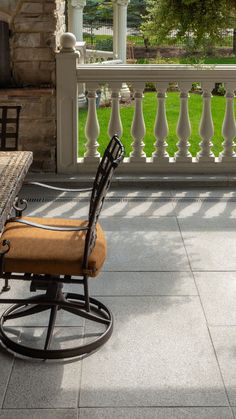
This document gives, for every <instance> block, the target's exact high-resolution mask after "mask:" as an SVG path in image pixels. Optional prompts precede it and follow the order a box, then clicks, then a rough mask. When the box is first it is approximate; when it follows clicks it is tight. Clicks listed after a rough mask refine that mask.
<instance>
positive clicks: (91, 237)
mask: <svg viewBox="0 0 236 419" xmlns="http://www.w3.org/2000/svg"><path fill="white" fill-rule="evenodd" d="M124 154H125V150H124V146H123V144H122V143H121V141H120V140H119V138H118V137H117V135H114V136H113V137H112V139H111V140H110V142H109V144H108V146H107V148H106V150H105V152H104V154H103V157H102V160H101V162H100V164H99V166H98V169H97V173H96V177H95V179H94V183H93V190H92V194H91V199H90V207H89V230H88V232H87V235H86V240H85V252H84V261H83V268H84V269H86V268H87V263H88V257H89V255H90V253H91V251H92V249H93V247H94V245H95V241H96V224H97V221H98V217H99V215H100V212H101V210H102V206H103V203H104V200H105V197H106V194H107V191H108V189H109V187H110V183H111V179H112V176H113V173H114V171H115V169H116V168H117V167H118V165H119V164H120V163H121V161H122V160H123V158H124Z"/></svg>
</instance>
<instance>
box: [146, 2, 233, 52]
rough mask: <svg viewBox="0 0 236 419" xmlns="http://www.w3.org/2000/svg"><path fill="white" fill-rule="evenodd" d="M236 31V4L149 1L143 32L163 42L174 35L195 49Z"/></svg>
mask: <svg viewBox="0 0 236 419" xmlns="http://www.w3.org/2000/svg"><path fill="white" fill-rule="evenodd" d="M232 27H236V0H217V1H216V0H147V15H146V18H145V21H144V23H143V25H142V30H143V32H144V33H145V34H146V36H148V37H155V38H156V39H157V41H159V42H162V41H164V40H166V39H168V38H169V39H170V38H171V36H172V37H173V35H174V36H175V37H176V38H177V39H181V40H185V41H186V39H188V38H190V37H191V39H192V40H193V43H194V47H195V48H196V47H199V46H203V47H204V46H206V44H207V43H211V44H214V43H215V42H216V41H217V40H219V39H220V38H221V36H222V30H225V29H227V28H232Z"/></svg>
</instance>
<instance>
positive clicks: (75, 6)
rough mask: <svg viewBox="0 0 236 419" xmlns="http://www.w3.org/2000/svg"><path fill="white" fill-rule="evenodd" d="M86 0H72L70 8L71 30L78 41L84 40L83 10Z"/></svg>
mask: <svg viewBox="0 0 236 419" xmlns="http://www.w3.org/2000/svg"><path fill="white" fill-rule="evenodd" d="M85 5H86V0H70V3H69V8H68V17H69V19H68V20H69V22H68V23H69V31H70V32H72V33H73V34H74V35H75V37H76V40H77V41H78V42H82V41H83V10H84V6H85Z"/></svg>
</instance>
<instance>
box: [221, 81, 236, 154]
mask: <svg viewBox="0 0 236 419" xmlns="http://www.w3.org/2000/svg"><path fill="white" fill-rule="evenodd" d="M224 87H225V90H226V95H225V97H226V108H225V116H224V122H223V126H222V135H223V137H224V142H223V147H224V150H223V151H222V153H221V155H220V157H221V161H225V162H227V161H232V159H234V160H235V157H236V155H235V152H234V147H235V144H234V139H235V137H236V126H235V116H234V98H235V94H234V91H235V89H236V86H235V82H231V83H230V82H228V83H224Z"/></svg>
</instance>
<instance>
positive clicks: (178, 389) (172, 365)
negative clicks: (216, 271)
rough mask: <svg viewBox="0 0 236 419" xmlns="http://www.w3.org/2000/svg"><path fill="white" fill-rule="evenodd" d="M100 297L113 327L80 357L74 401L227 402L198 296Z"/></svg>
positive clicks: (92, 403)
mask: <svg viewBox="0 0 236 419" xmlns="http://www.w3.org/2000/svg"><path fill="white" fill-rule="evenodd" d="M102 301H103V302H105V303H107V305H108V306H109V307H110V308H111V310H112V312H113V314H114V318H115V326H114V332H113V335H112V337H111V339H110V340H109V341H108V342H107V343H106V344H105V345H104V347H103V348H101V349H100V350H99V351H98V352H96V353H95V354H93V356H91V357H89V358H86V359H84V360H83V366H82V384H81V393H80V403H79V406H80V407H88V406H90V407H109V406H113V407H115V406H116V407H118V406H119V407H120V406H123V407H124V406H183V405H184V406H227V405H228V400H227V398H226V394H225V391H224V387H223V383H222V380H221V376H220V372H219V369H218V365H217V362H216V359H215V354H214V351H213V348H212V345H211V341H210V338H209V334H208V330H207V327H206V324H205V318H204V315H203V312H202V309H201V305H200V302H199V299H198V297H123V298H122V300H121V298H119V297H117V298H115V297H113V298H105V297H103V299H102ZM89 332H91V330H90V329H89V328H87V329H86V333H89Z"/></svg>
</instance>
